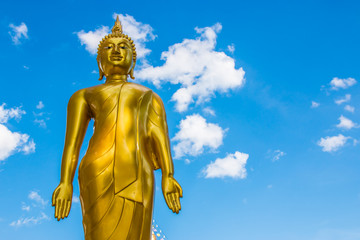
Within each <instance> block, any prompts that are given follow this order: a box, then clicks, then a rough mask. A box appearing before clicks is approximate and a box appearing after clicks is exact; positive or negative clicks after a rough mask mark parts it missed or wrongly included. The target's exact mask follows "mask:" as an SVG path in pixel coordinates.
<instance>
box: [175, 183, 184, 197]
mask: <svg viewBox="0 0 360 240" xmlns="http://www.w3.org/2000/svg"><path fill="white" fill-rule="evenodd" d="M175 185H176V187H177V188H178V189H179V191H180V197H183V190H182V188H181V186H180V184H179V183H178V182H176V184H175Z"/></svg>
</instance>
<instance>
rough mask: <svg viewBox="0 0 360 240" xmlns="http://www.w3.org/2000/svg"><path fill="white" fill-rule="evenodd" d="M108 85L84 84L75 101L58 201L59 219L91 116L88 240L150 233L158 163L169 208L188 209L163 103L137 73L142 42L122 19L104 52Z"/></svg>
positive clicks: (85, 211) (82, 172) (84, 200)
mask: <svg viewBox="0 0 360 240" xmlns="http://www.w3.org/2000/svg"><path fill="white" fill-rule="evenodd" d="M97 61H98V66H99V73H100V80H101V79H102V78H103V77H104V76H105V77H106V82H105V83H104V84H101V85H97V86H94V87H89V88H85V89H81V90H79V91H77V92H76V93H74V94H73V96H72V97H71V98H70V100H69V104H68V115H67V126H66V137H65V146H64V152H63V157H62V164H61V179H60V184H59V186H58V187H57V188H56V189H55V191H54V193H53V197H52V204H53V206H55V218H57V220H58V221H59V220H60V219H64V218H65V217H67V216H68V215H69V212H70V208H71V203H72V195H73V186H72V182H73V179H74V174H75V170H76V167H77V163H78V159H79V152H80V148H81V145H82V142H83V140H84V136H85V132H86V129H87V126H88V123H89V121H90V119H94V134H93V136H92V137H91V140H90V142H89V146H88V149H87V152H86V154H85V156H84V157H83V159H82V160H81V163H80V166H79V185H80V201H81V208H82V215H83V226H84V232H85V239H86V240H107V239H116V240H150V239H151V238H152V234H151V221H152V212H153V201H154V185H155V184H154V170H156V169H159V168H160V169H161V171H162V191H163V195H164V198H165V201H166V203H167V205H168V207H169V208H170V209H171V210H172V211H173V212H175V213H179V211H180V209H181V205H180V197H182V189H181V187H180V185H179V184H178V183H177V182H176V180H175V179H174V177H173V175H174V167H173V162H172V158H171V152H170V142H169V137H168V129H167V123H166V115H165V109H164V105H163V103H162V101H161V99H160V97H159V96H158V95H156V94H155V93H154V92H152V91H151V90H150V89H148V88H146V87H144V86H141V85H139V84H136V83H131V82H128V81H127V78H128V75H130V77H131V78H132V79H134V67H135V63H136V51H135V44H134V43H133V41H132V40H131V39H130V37H128V36H127V35H124V34H123V33H122V26H121V24H120V21H119V18H117V19H116V22H115V25H114V27H113V28H112V33H110V34H109V35H107V36H105V37H104V38H103V39H102V40H101V42H100V44H99V48H98V56H97Z"/></svg>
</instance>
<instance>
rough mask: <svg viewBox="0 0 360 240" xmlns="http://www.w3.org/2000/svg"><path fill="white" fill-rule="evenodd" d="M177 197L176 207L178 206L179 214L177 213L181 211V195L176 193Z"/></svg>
mask: <svg viewBox="0 0 360 240" xmlns="http://www.w3.org/2000/svg"><path fill="white" fill-rule="evenodd" d="M175 196H176V197H175V199H176V205H177V208H178V212H177V213H179V211H180V210H181V204H180V198H179V194H178V193H176V194H175Z"/></svg>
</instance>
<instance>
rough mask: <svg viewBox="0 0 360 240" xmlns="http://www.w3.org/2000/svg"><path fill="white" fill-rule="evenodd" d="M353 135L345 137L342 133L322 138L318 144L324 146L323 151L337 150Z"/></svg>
mask: <svg viewBox="0 0 360 240" xmlns="http://www.w3.org/2000/svg"><path fill="white" fill-rule="evenodd" d="M350 138H351V137H345V136H343V135H342V134H339V135H338V136H333V137H329V136H327V137H325V138H321V139H320V140H319V141H318V142H317V144H318V145H319V146H320V147H322V151H323V152H335V151H337V150H339V149H340V148H341V147H343V146H344V145H345V143H346V142H347V140H348V139H350Z"/></svg>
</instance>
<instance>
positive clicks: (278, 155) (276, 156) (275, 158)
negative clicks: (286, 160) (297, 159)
mask: <svg viewBox="0 0 360 240" xmlns="http://www.w3.org/2000/svg"><path fill="white" fill-rule="evenodd" d="M273 154H274V155H273V157H272V161H273V162H276V161H279V160H280V158H281V157H283V156H285V155H286V153H284V152H282V151H280V150H279V149H278V150H275V151H274V152H273Z"/></svg>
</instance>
